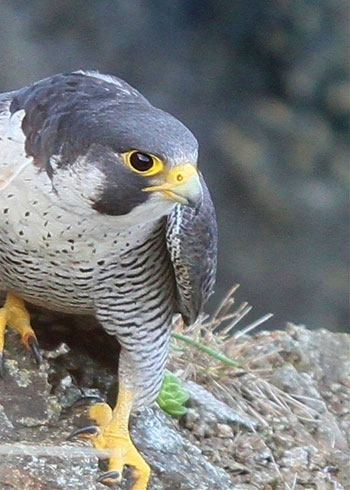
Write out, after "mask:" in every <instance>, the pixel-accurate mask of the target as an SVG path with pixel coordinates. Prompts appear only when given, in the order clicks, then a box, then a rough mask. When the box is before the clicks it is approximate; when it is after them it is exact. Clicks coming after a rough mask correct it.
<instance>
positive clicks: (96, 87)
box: [10, 72, 202, 222]
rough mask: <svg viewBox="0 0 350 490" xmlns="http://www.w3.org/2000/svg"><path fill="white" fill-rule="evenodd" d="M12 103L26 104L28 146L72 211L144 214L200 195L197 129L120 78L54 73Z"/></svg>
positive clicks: (140, 217) (192, 201)
mask: <svg viewBox="0 0 350 490" xmlns="http://www.w3.org/2000/svg"><path fill="white" fill-rule="evenodd" d="M10 110H11V112H12V113H15V112H17V111H19V110H23V111H24V117H23V121H22V131H23V133H24V135H25V148H26V153H27V155H29V156H31V157H33V159H34V162H35V164H36V165H37V168H38V170H39V173H42V172H46V173H47V175H48V176H49V177H50V179H51V183H52V192H55V193H56V195H58V196H59V198H60V200H61V202H62V206H64V207H69V208H70V209H72V211H73V212H79V213H96V212H97V213H101V214H106V215H112V216H125V215H128V217H135V221H136V222H137V221H140V222H142V221H144V220H145V219H148V220H149V219H156V218H158V217H160V216H162V215H164V214H167V213H168V212H169V211H170V210H171V209H172V207H173V206H174V204H175V203H176V202H179V203H181V204H184V205H189V206H197V205H198V204H199V203H200V201H201V196H202V189H201V184H200V180H199V175H198V171H197V157H198V143H197V141H196V139H195V137H194V136H193V134H192V133H191V132H190V131H189V130H188V129H187V128H186V127H185V126H184V125H183V124H182V123H181V122H180V121H178V120H177V119H176V118H174V117H173V116H171V115H170V114H168V113H166V112H164V111H162V110H160V109H157V108H156V107H153V106H152V105H151V104H150V103H149V102H148V101H147V100H146V99H145V98H144V97H143V96H142V95H141V94H140V93H139V92H138V91H137V90H135V89H134V88H132V87H131V86H130V85H128V84H127V83H126V82H124V81H122V80H120V79H118V78H115V77H110V76H107V75H101V74H99V73H96V72H75V73H69V74H61V75H57V76H54V77H52V78H48V79H46V80H42V81H40V82H38V83H35V84H34V85H32V86H30V87H26V88H24V89H22V90H20V91H19V92H18V93H17V95H16V97H15V98H14V100H13V102H12V105H11V108H10Z"/></svg>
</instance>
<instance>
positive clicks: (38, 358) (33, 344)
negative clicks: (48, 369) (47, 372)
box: [28, 337, 43, 366]
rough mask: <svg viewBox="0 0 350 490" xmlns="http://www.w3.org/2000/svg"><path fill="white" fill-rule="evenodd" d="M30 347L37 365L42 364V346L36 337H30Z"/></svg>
mask: <svg viewBox="0 0 350 490" xmlns="http://www.w3.org/2000/svg"><path fill="white" fill-rule="evenodd" d="M28 347H29V349H30V350H31V352H32V354H33V356H34V359H35V362H36V365H37V366H40V364H41V363H42V360H43V358H42V356H41V354H40V347H39V342H38V341H37V340H36V338H35V337H29V339H28Z"/></svg>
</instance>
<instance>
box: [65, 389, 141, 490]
mask: <svg viewBox="0 0 350 490" xmlns="http://www.w3.org/2000/svg"><path fill="white" fill-rule="evenodd" d="M122 398H123V396H121V393H119V397H118V404H117V407H116V409H115V410H114V411H112V409H111V407H110V406H109V405H107V404H106V403H97V404H95V405H93V406H92V407H91V408H90V411H89V414H90V417H91V418H92V419H93V420H94V421H95V422H96V424H97V425H96V426H95V425H91V426H88V427H84V428H82V429H78V430H76V431H74V432H73V434H72V436H71V437H74V436H77V435H79V436H80V437H83V438H88V439H90V440H91V441H92V443H93V445H94V447H95V448H97V449H100V450H102V451H106V452H108V455H109V463H108V471H107V472H106V473H104V474H103V475H101V476H100V477H99V479H98V481H99V482H100V483H103V484H105V485H107V486H112V485H114V484H115V483H119V482H120V481H121V479H122V473H123V467H124V466H125V465H127V466H131V467H132V468H133V476H134V478H135V483H134V485H133V487H132V490H147V483H148V480H149V477H150V467H149V466H148V464H147V463H146V462H145V460H144V459H143V458H142V456H141V455H140V453H139V452H138V451H137V449H136V448H135V446H134V445H133V443H132V441H131V439H130V436H129V431H128V427H127V420H128V412H127V410H128V409H126V410H124V411H123V408H125V405H123V407H122V410H121V411H119V413H120V415H121V416H120V417H118V414H117V412H118V408H119V409H120V405H121V404H123V400H122ZM125 422H126V423H125Z"/></svg>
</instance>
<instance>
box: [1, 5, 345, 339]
mask: <svg viewBox="0 0 350 490" xmlns="http://www.w3.org/2000/svg"><path fill="white" fill-rule="evenodd" d="M0 7H1V15H0V46H1V49H0V91H7V90H13V89H16V88H19V87H21V86H23V85H25V84H29V83H31V82H33V81H36V80H38V79H41V78H44V77H47V76H50V75H52V74H55V73H57V72H65V71H70V70H77V69H80V68H84V69H97V70H100V71H102V72H106V73H111V74H114V75H117V76H119V77H121V78H124V79H125V80H127V81H128V82H129V83H130V84H132V85H134V86H135V87H136V88H138V89H139V90H140V91H141V92H142V93H143V94H144V95H146V96H147V97H148V98H149V99H150V101H151V102H152V103H153V104H154V105H157V106H159V107H161V108H162V109H165V110H167V111H169V112H171V113H173V114H174V115H175V116H177V117H178V118H179V119H181V120H182V121H183V122H184V123H185V124H186V125H187V126H189V127H190V128H191V129H192V131H193V132H194V133H195V135H196V136H197V138H198V139H199V142H200V166H201V168H202V169H203V171H204V173H205V176H206V180H207V182H208V183H209V186H210V188H211V191H212V194H213V198H214V201H215V204H216V208H217V215H218V221H219V233H220V248H219V271H218V281H217V287H216V295H215V297H214V298H212V302H211V305H210V308H214V307H215V304H217V303H218V302H219V301H220V299H222V297H223V296H224V294H225V293H226V292H227V290H228V289H229V288H230V287H231V286H232V285H233V284H234V283H240V284H241V287H240V289H239V292H238V293H237V300H238V301H240V300H247V301H249V303H251V304H252V305H253V306H254V311H255V315H254V316H255V317H257V316H258V315H262V314H264V313H266V312H273V313H275V317H274V319H273V320H271V321H270V326H272V327H281V326H282V324H283V322H285V321H287V320H288V321H293V322H296V323H304V324H306V325H307V326H308V327H310V328H320V327H327V328H329V329H331V330H345V329H347V326H348V310H347V309H348V274H349V263H348V260H349V259H348V257H349V256H348V147H347V143H348V131H349V127H348V125H349V116H348V111H349V93H348V81H347V80H348V68H349V66H348V56H349V53H348V40H349V39H348V37H349V35H348V3H347V1H345V0H344V1H343V0H289V1H288V0H270V1H261V0H234V1H233V0H187V1H186V0H182V1H174V0H148V1H147V0H99V1H96V0H60V1H54V0H27V1H26V2H23V1H16V0H0ZM250 316H252V315H250Z"/></svg>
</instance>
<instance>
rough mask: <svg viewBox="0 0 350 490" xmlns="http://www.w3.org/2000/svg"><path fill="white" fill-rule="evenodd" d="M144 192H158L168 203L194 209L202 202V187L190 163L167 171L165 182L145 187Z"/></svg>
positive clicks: (196, 172) (194, 168)
mask: <svg viewBox="0 0 350 490" xmlns="http://www.w3.org/2000/svg"><path fill="white" fill-rule="evenodd" d="M143 190H144V191H145V192H160V193H161V194H162V195H163V197H165V198H166V199H168V200H170V201H176V202H179V203H181V204H185V205H186V206H190V207H193V208H196V207H198V206H199V204H200V203H201V201H202V186H201V183H200V180H199V175H198V171H197V169H196V167H194V166H193V165H192V164H191V163H184V164H183V165H177V166H176V167H175V168H173V169H171V170H169V172H168V173H167V175H166V179H165V182H164V183H163V184H160V185H154V186H151V187H145V188H144V189H143Z"/></svg>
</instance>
